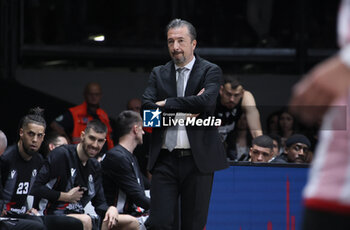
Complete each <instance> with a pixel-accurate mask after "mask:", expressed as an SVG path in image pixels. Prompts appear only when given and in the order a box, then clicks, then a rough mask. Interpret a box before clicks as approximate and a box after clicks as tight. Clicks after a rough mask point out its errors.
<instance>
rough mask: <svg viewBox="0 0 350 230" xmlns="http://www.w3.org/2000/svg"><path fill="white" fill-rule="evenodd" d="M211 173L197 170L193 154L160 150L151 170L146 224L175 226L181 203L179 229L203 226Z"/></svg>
mask: <svg viewBox="0 0 350 230" xmlns="http://www.w3.org/2000/svg"><path fill="white" fill-rule="evenodd" d="M213 175H214V174H213V173H201V172H199V170H198V169H197V167H196V165H195V163H194V160H193V157H192V156H184V157H178V156H175V155H174V154H172V153H171V152H168V151H167V150H162V151H161V153H160V156H159V157H158V160H157V162H156V165H155V166H154V169H153V170H152V186H151V210H150V217H149V225H150V226H149V227H147V228H148V229H152V230H167V229H169V230H170V229H174V226H175V225H174V223H176V222H177V220H175V217H176V216H178V215H177V213H178V205H180V216H181V218H180V224H181V229H182V230H203V228H204V226H205V224H206V222H207V215H208V209H209V201H210V194H211V189H212V184H213ZM179 197H180V202H179V200H178V199H179ZM179 203H180V204H179Z"/></svg>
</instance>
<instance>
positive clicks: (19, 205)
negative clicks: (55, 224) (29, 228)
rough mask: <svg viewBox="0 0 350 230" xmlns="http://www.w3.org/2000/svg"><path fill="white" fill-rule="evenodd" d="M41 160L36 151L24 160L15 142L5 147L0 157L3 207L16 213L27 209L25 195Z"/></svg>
mask: <svg viewBox="0 0 350 230" xmlns="http://www.w3.org/2000/svg"><path fill="white" fill-rule="evenodd" d="M43 162H44V160H43V157H42V156H41V154H38V153H35V154H33V157H32V158H31V159H30V160H29V161H26V160H24V159H23V158H22V157H21V155H20V153H19V150H18V146H17V144H15V145H12V146H10V147H8V148H7V149H6V151H5V152H4V154H3V155H1V157H0V167H1V184H2V186H3V191H2V196H1V197H2V204H3V209H5V210H7V211H8V212H9V213H10V212H13V213H17V214H23V213H25V212H26V211H27V205H26V201H27V196H28V195H29V194H30V191H31V188H32V186H33V184H34V181H35V179H36V177H37V174H38V172H39V170H40V168H41V166H42V165H43Z"/></svg>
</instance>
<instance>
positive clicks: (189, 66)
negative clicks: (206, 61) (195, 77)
mask: <svg viewBox="0 0 350 230" xmlns="http://www.w3.org/2000/svg"><path fill="white" fill-rule="evenodd" d="M195 61H196V57H195V56H194V55H193V58H192V60H191V61H190V62H189V63H188V64H187V65H185V66H184V67H180V66H177V65H176V64H175V70H177V69H179V68H186V69H189V70H191V69H192V67H193V65H194V62H195Z"/></svg>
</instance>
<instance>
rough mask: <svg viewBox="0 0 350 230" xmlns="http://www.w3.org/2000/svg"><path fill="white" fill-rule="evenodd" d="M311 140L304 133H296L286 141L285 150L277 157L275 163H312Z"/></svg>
mask: <svg viewBox="0 0 350 230" xmlns="http://www.w3.org/2000/svg"><path fill="white" fill-rule="evenodd" d="M310 148H311V142H310V140H309V139H308V138H307V137H306V136H304V135H302V134H294V135H292V136H291V137H289V138H288V139H287V141H286V146H285V148H284V152H283V153H282V154H281V155H280V156H278V157H276V158H275V159H274V160H273V161H272V162H274V163H298V164H300V163H310V162H311V160H312V155H311V156H310V154H312V153H311V151H310Z"/></svg>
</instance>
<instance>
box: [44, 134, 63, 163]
mask: <svg viewBox="0 0 350 230" xmlns="http://www.w3.org/2000/svg"><path fill="white" fill-rule="evenodd" d="M67 144H68V137H67V136H65V135H64V134H60V133H57V132H55V131H52V132H50V133H48V134H47V135H46V136H45V140H44V143H43V145H42V151H41V153H42V154H43V156H44V157H47V156H48V155H49V153H50V152H51V151H52V150H54V149H55V148H56V147H58V146H60V145H67Z"/></svg>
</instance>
